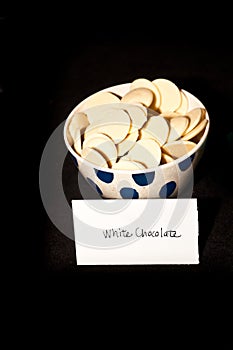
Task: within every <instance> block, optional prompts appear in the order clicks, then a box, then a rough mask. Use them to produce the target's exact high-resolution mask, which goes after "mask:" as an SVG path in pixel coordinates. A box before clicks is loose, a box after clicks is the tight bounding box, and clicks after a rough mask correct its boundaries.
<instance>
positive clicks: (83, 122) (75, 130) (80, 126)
mask: <svg viewBox="0 0 233 350" xmlns="http://www.w3.org/2000/svg"><path fill="white" fill-rule="evenodd" d="M88 125H89V121H88V119H87V115H86V114H85V113H82V112H76V113H75V114H74V115H73V116H72V118H71V121H70V124H69V127H68V129H69V132H70V135H71V137H72V139H73V142H75V141H76V139H77V137H80V132H81V133H82V131H83V130H84V129H86V127H87V126H88Z"/></svg>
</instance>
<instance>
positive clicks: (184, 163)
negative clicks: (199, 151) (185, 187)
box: [178, 154, 195, 171]
mask: <svg viewBox="0 0 233 350" xmlns="http://www.w3.org/2000/svg"><path fill="white" fill-rule="evenodd" d="M194 156H195V154H192V155H191V156H190V157H189V158H187V159H185V160H183V161H182V162H180V163H179V164H178V165H179V168H180V170H181V171H185V170H186V169H188V168H189V167H190V165H191V164H192V161H193V159H194Z"/></svg>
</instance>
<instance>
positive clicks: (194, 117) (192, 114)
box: [185, 107, 203, 134]
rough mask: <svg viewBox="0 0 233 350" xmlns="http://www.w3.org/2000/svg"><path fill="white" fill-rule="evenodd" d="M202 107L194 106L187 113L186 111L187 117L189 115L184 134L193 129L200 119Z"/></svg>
mask: <svg viewBox="0 0 233 350" xmlns="http://www.w3.org/2000/svg"><path fill="white" fill-rule="evenodd" d="M202 109H203V108H199V107H197V108H194V109H192V110H191V111H189V112H188V113H186V115H187V117H189V126H188V127H187V129H186V131H185V134H187V133H189V132H190V131H191V130H192V129H194V128H195V127H196V126H197V124H198V123H199V122H200V121H201V116H202Z"/></svg>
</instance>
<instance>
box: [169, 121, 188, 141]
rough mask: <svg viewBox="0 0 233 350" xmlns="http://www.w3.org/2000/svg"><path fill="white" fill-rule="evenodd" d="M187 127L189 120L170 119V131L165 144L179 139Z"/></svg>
mask: <svg viewBox="0 0 233 350" xmlns="http://www.w3.org/2000/svg"><path fill="white" fill-rule="evenodd" d="M188 125H189V119H188V118H186V117H179V118H171V119H170V131H169V135H168V138H167V142H171V141H175V140H177V139H179V138H180V137H181V136H182V135H183V133H184V132H185V130H186V129H187V127H188Z"/></svg>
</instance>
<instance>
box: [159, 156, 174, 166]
mask: <svg viewBox="0 0 233 350" xmlns="http://www.w3.org/2000/svg"><path fill="white" fill-rule="evenodd" d="M173 160H174V158H172V157H171V156H169V155H168V154H166V153H162V157H161V163H162V164H166V163H170V162H172V161H173Z"/></svg>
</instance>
